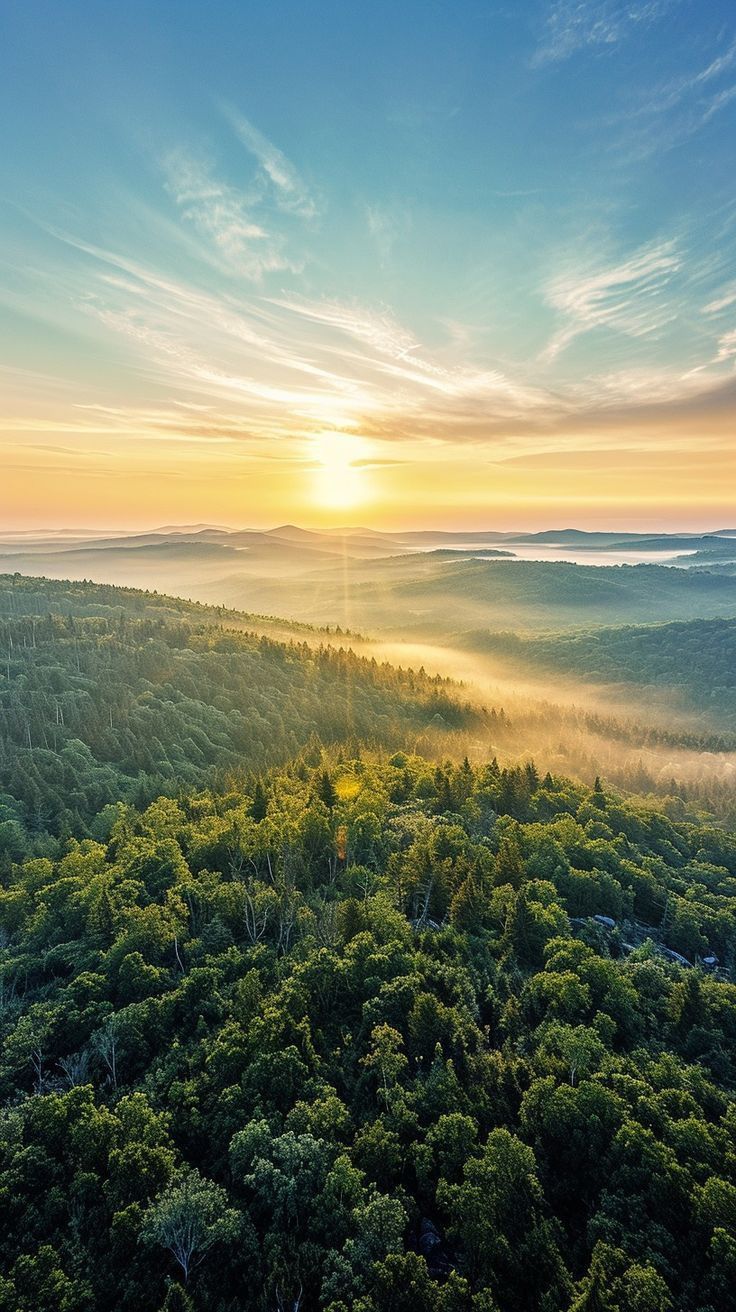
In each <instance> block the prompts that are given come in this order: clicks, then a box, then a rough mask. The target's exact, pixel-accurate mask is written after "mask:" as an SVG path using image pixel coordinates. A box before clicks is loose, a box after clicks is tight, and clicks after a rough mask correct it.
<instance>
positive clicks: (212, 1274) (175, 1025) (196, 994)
mask: <svg viewBox="0 0 736 1312" xmlns="http://www.w3.org/2000/svg"><path fill="white" fill-rule="evenodd" d="M735 892H736V837H734V836H733V835H730V834H728V833H726V832H725V831H723V830H721V829H719V828H716V827H709V826H707V825H704V824H702V823H693V822H691V821H690V820H688V819H687V817H685V818H683V819H681V820H680V821H677V822H673V821H672V820H670V819H668V818H667V817H666V816H664V815H663V814H660V813H657V812H656V811H653V810H651V809H649V808H647V807H644V806H642V805H641V804H636V803H632V802H622V801H620V800H618V799H617V798H616V797H615V796H614V795H612V794H611V793H610V792H609V791H608V790H606V789H605V788H602V787H600V786H599V785H598V786H596V787H595V788H594V789H593V790H592V791H591V790H590V789H585V788H583V787H581V786H576V785H573V784H571V783H570V782H566V781H564V780H560V779H552V778H550V777H545V778H541V779H540V777H539V775H538V774H537V772H536V770H535V769H534V767H533V766H532V765H528V766H526V767H519V768H516V769H513V770H500V769H499V768H498V766H496V765H495V763H493V762H492V763H491V764H489V765H487V766H484V767H481V768H479V769H477V770H473V769H472V768H471V767H470V766H469V765H468V764H467V763H466V764H464V765H461V766H453V765H450V764H447V765H445V766H433V765H431V764H430V763H428V762H426V761H425V760H423V759H420V758H416V757H409V756H406V755H403V754H395V755H394V756H392V757H391V759H390V760H383V761H381V760H380V759H376V758H373V757H363V756H359V757H357V758H355V759H340V757H339V756H337V757H336V756H334V755H331V756H330V755H325V754H318V753H317V752H316V750H315V749H314V748H313V747H312V748H311V749H310V751H309V752H308V753H307V755H306V757H305V756H304V755H302V756H301V757H300V758H298V759H297V760H296V761H295V762H293V763H292V764H291V765H290V766H289V767H288V768H286V769H284V770H281V771H277V772H271V773H269V774H268V775H266V776H264V778H263V779H262V780H261V781H260V782H259V784H258V785H257V786H254V787H253V788H252V789H251V791H250V792H248V793H244V792H241V791H240V790H234V791H231V792H230V793H229V794H225V795H216V794H213V793H211V792H205V793H200V794H195V795H192V796H191V797H189V798H188V799H186V800H185V801H181V802H176V801H175V800H173V799H168V798H163V799H160V800H158V801H156V802H154V803H153V804H152V805H151V806H149V807H148V808H147V809H146V810H145V811H142V812H140V811H136V810H134V809H132V808H130V807H126V806H120V807H119V808H118V811H117V814H116V816H115V818H114V820H112V822H111V823H110V824H109V832H108V834H107V835H106V836H104V837H102V836H101V839H100V841H93V840H90V839H86V840H83V841H81V842H79V841H76V840H74V839H70V840H69V841H68V842H67V844H66V850H65V852H64V854H63V855H62V856H60V857H59V858H58V859H57V860H56V861H51V860H48V859H44V858H35V859H31V860H29V861H27V862H21V863H17V864H14V865H13V866H12V868H10V869H8V870H7V871H6V874H5V877H4V880H3V891H2V897H1V899H0V916H1V919H2V927H3V935H4V937H3V943H4V947H3V950H2V980H3V1018H2V1022H3V1043H2V1056H1V1058H0V1089H1V1090H2V1099H3V1103H4V1107H3V1110H2V1114H1V1119H0V1196H1V1197H2V1206H3V1220H4V1224H3V1234H2V1239H1V1241H0V1255H1V1257H2V1271H3V1276H2V1279H1V1280H0V1308H2V1309H7V1312H52V1310H53V1312H92V1310H94V1312H97V1310H98V1309H99V1312H103V1310H104V1312H107V1310H108V1309H118V1308H120V1309H123V1308H125V1309H135V1312H148V1310H150V1312H159V1310H160V1309H163V1308H165V1309H168V1310H170V1309H179V1310H180V1312H181V1309H191V1308H198V1309H199V1308H201V1309H207V1310H208V1312H209V1310H211V1312H236V1310H238V1312H239V1310H241V1309H243V1310H247V1309H250V1308H253V1309H254V1310H255V1309H277V1310H283V1309H287V1308H288V1309H296V1308H299V1309H303V1312H308V1310H309V1309H329V1312H346V1310H348V1309H349V1310H351V1312H358V1310H360V1312H374V1310H375V1312H379V1310H380V1312H384V1310H385V1309H393V1310H396V1312H422V1310H423V1309H426V1310H427V1312H429V1310H430V1309H431V1310H432V1312H434V1309H442V1310H443V1312H447V1310H449V1309H452V1310H453V1312H455V1309H457V1312H460V1310H465V1309H468V1310H469V1312H470V1310H473V1309H479V1310H480V1309H482V1312H493V1310H494V1309H500V1310H501V1312H537V1309H544V1310H545V1312H557V1310H560V1312H562V1310H563V1309H564V1310H565V1312H593V1310H594V1309H595V1310H596V1312H599V1310H602V1309H605V1310H606V1312H630V1310H631V1309H636V1310H637V1312H667V1310H668V1309H670V1310H672V1312H674V1310H675V1309H677V1310H678V1312H680V1310H681V1309H682V1310H683V1312H687V1310H691V1312H721V1310H722V1309H724V1308H731V1307H733V1306H734V1293H733V1291H734V1287H735V1282H736V1157H735V1156H734V1151H733V1143H734V1129H736V1106H735V1105H734V1100H733V1088H734V1079H735V1078H736V1062H735V1059H734V1052H735V1048H734V1041H735V1040H736V984H735V983H734V978H735V976H734V965H735V961H736V958H735V954H734V948H735V946H736V913H735V912H734V905H736V904H735V903H734V893H735ZM596 916H602V917H605V918H606V919H605V921H604V922H603V923H600V922H598V921H596V920H595V919H594V917H596ZM675 953H677V954H680V955H681V956H682V957H683V958H686V959H687V960H688V961H689V962H691V963H693V964H692V965H689V966H688V965H684V964H680V962H679V961H678V960H677V959H676V957H675V956H674V955H673V954H675ZM714 956H715V957H717V958H718V962H714V961H713V960H712V958H713V957H714ZM705 959H707V961H708V964H707V965H705V964H702V963H703V961H704V960H705Z"/></svg>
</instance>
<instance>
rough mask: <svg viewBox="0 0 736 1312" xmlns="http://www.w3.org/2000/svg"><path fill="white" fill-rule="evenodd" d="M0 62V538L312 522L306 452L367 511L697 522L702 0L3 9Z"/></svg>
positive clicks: (718, 344) (705, 454)
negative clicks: (84, 518)
mask: <svg viewBox="0 0 736 1312" xmlns="http://www.w3.org/2000/svg"><path fill="white" fill-rule="evenodd" d="M0 50H1V51H2V54H1V55H0V65H1V71H2V77H1V78H0V104H1V109H2V113H1V115H0V118H1V121H2V123H3V146H2V152H1V155H0V235H1V236H2V248H1V249H2V254H0V316H1V326H0V349H2V365H1V366H0V368H1V374H0V376H2V377H3V378H4V381H5V383H6V387H5V389H4V390H5V392H6V396H7V400H6V402H5V403H4V405H3V414H4V416H5V417H4V420H3V432H2V435H1V437H0V440H2V442H3V444H4V445H5V448H6V452H5V454H6V464H7V467H8V469H12V470H13V471H14V475H13V479H12V480H11V484H12V497H13V502H12V507H10V508H9V511H8V513H10V511H11V510H12V514H13V515H14V517H15V519H16V520H17V522H18V523H20V522H21V521H22V522H26V521H28V522H29V523H30V522H36V520H38V519H39V517H44V516H48V514H49V513H50V505H51V502H50V499H49V496H39V494H38V488H39V481H38V480H39V478H40V479H41V482H42V483H43V484H44V486H46V485H47V484H51V483H55V485H57V486H58V485H59V483H61V485H62V486H63V487H64V489H65V495H66V496H67V498H68V506H69V510H68V514H67V516H66V518H68V517H69V515H71V516H72V518H75V519H76V520H79V517H80V514H83V513H84V510H85V506H86V505H88V503H89V496H90V489H91V490H92V491H93V492H94V494H95V495H96V496H97V497H98V500H99V502H100V504H99V509H100V514H102V515H103V516H104V517H106V518H108V519H110V520H120V521H121V522H122V521H125V522H133V521H134V520H135V518H136V515H137V514H138V511H137V508H136V507H137V502H136V495H137V494H136V493H135V490H134V489H135V488H136V487H139V488H140V487H141V486H143V485H144V484H147V483H148V482H150V479H151V478H156V479H158V480H159V487H160V489H161V495H162V496H163V498H164V500H165V501H166V506H167V508H168V507H170V508H171V511H172V512H174V513H176V512H178V511H181V513H185V511H186V512H190V511H191V513H192V514H194V512H195V509H196V493H197V490H198V489H199V491H200V493H201V494H202V499H203V502H204V503H206V504H203V506H202V514H199V515H196V518H206V517H212V515H213V514H214V513H215V512H216V511H217V509H218V508H219V509H220V510H221V512H222V513H224V514H227V516H228V517H230V518H233V517H235V518H238V519H239V520H240V521H241V522H242V521H243V520H244V519H247V520H252V519H253V515H254V513H255V512H254V506H253V505H251V504H249V498H250V501H251V502H253V501H257V502H258V504H259V505H263V506H265V507H266V510H265V511H264V515H265V517H266V518H268V517H269V514H270V512H271V509H272V508H273V512H274V513H277V512H278V509H279V508H280V504H281V502H283V505H284V509H289V510H293V511H294V513H297V512H298V510H299V508H300V504H303V506H304V507H305V510H307V511H309V510H312V511H313V512H315V513H320V512H321V513H323V514H324V515H327V514H331V513H332V512H333V510H334V512H335V514H337V513H338V512H340V511H341V510H342V509H343V505H342V504H341V502H340V497H339V495H337V493H334V494H333V495H332V496H329V495H327V494H326V493H325V481H326V480H325V477H324V467H325V466H327V474H328V476H329V473H330V468H332V471H333V473H334V475H335V478H336V479H338V481H339V480H340V479H343V480H345V481H347V482H349V483H350V486H351V489H352V490H351V493H350V498H351V499H352V500H353V501H354V502H355V503H360V501H364V502H365V505H366V510H367V512H372V518H373V520H375V522H379V521H382V520H383V519H388V520H390V521H391V522H398V521H400V520H401V519H402V518H403V519H404V521H406V519H407V517H408V515H407V514H404V515H403V516H402V513H401V512H402V508H406V507H407V498H408V496H409V493H410V491H411V489H412V488H414V490H415V492H417V493H419V492H420V491H421V496H420V497H419V500H420V502H421V505H420V508H419V510H418V511H417V514H418V515H419V517H420V518H421V517H422V516H423V517H424V518H425V519H436V518H437V517H439V518H441V519H444V520H448V517H449V518H453V517H454V519H455V520H457V517H458V516H466V517H467V518H468V520H470V519H472V520H473V522H479V520H482V521H483V522H487V521H488V518H489V515H488V507H489V506H491V507H492V509H493V514H494V515H495V516H498V515H499V514H500V515H501V517H503V515H507V517H508V516H510V517H511V519H514V520H515V522H516V521H518V518H519V515H520V514H522V515H524V516H526V520H527V522H528V521H529V520H530V517H531V518H532V519H534V518H535V517H536V520H537V521H538V522H542V521H545V522H547V521H549V518H550V516H552V517H553V518H554V513H553V512H555V511H556V508H557V507H558V506H559V505H560V500H561V498H562V499H563V500H564V496H565V495H567V498H568V501H567V503H565V504H566V507H567V504H569V507H570V509H571V511H572V510H573V509H575V508H576V507H578V508H579V509H580V511H581V514H583V512H584V513H585V514H587V513H588V512H590V514H591V515H595V516H600V515H602V514H607V515H608V517H609V518H611V516H613V517H614V518H616V519H617V521H618V520H622V519H624V518H627V517H628V518H629V519H631V521H632V522H634V521H637V522H638V520H639V519H640V518H641V517H642V516H643V517H644V518H647V517H648V518H649V520H652V519H653V517H654V518H657V516H659V517H660V518H662V519H663V520H666V519H668V517H672V516H675V517H679V520H678V522H681V521H682V522H684V521H683V517H684V518H689V519H690V520H692V522H693V523H695V522H696V521H697V523H698V524H700V523H703V524H705V523H712V522H713V516H715V517H716V519H717V518H718V516H719V514H720V513H721V512H724V513H725V511H726V509H727V498H728V493H727V490H726V489H727V485H728V480H729V477H732V475H733V473H734V472H736V471H734V467H733V445H734V443H733V425H732V419H733V398H734V392H735V391H736V389H734V362H735V361H736V194H735V193H734V173H735V171H734V149H733V146H734V129H735V127H736V11H735V10H734V7H733V4H732V3H728V4H727V3H723V2H721V0H718V2H716V3H711V4H709V5H708V6H703V5H702V4H700V5H698V4H695V3H690V2H689V0H630V3H628V4H624V3H618V0H597V2H594V0H578V2H571V0H553V2H552V3H550V2H549V0H545V2H540V3H530V4H521V5H514V4H511V3H508V4H494V3H492V2H489V3H477V4H476V3H466V2H462V3H454V4H440V3H423V4H414V3H393V4H384V3H373V4H371V5H358V4H352V3H345V2H343V3H340V4H337V3H334V4H333V3H322V0H319V2H318V3H312V4H307V5H305V4H304V3H301V4H298V3H271V4H268V5H266V4H253V3H245V4H243V3H240V4H226V3H221V2H220V3H218V2H217V0H216V2H215V3H211V4H207V5H204V4H193V3H181V2H180V3H177V4H174V3H169V2H168V0H158V2H157V3H155V4H154V3H151V2H149V3H147V4H142V3H129V4H127V5H126V6H114V5H108V4H105V3H100V2H99V0H98V2H97V3H94V4H93V3H80V2H79V0H69V2H68V3H65V4H58V3H54V4H51V3H37V2H36V0H25V3H22V4H21V3H15V4H9V5H6V6H5V7H4V9H3V11H2V15H1V16H0ZM361 469H363V470H365V471H366V473H365V475H364V476H363V477H362V479H361V478H358V477H356V472H355V471H356V470H361ZM16 475H17V477H16ZM111 475H115V477H119V478H120V479H122V480H123V481H125V480H127V481H126V484H125V485H126V487H127V488H128V496H129V507H128V510H127V511H126V506H125V503H124V501H122V500H121V499H120V497H121V496H122V490H121V493H120V496H119V497H118V498H117V499H112V500H110V499H108V501H106V500H105V497H106V493H104V491H103V488H104V484H105V482H106V480H109V478H110V476H111ZM315 478H316V482H315ZM327 481H328V482H329V477H328V478H327ZM119 486H120V489H122V486H123V483H122V482H121V483H120V485H119ZM218 487H219V488H220V491H219V493H218V491H217V489H218ZM320 487H321V488H322V491H323V494H324V495H322V494H320V492H319V490H318V489H319V488H320ZM249 489H250V492H249ZM315 489H317V490H316V491H315ZM566 489H567V492H566ZM77 493H79V495H78V498H77V500H78V504H77V503H75V499H74V498H75V496H77ZM9 495H10V494H9ZM320 496H321V497H322V504H321V505H320ZM167 498H168V500H167ZM236 498H239V499H236ZM241 512H242V513H241ZM54 513H56V512H54ZM141 513H143V511H141ZM151 513H153V507H152V508H151ZM145 516H148V517H150V516H149V507H148V502H146V503H145ZM162 517H166V518H168V517H170V516H169V515H168V514H166V515H162ZM302 517H303V516H302ZM368 517H371V516H370V514H369V515H368ZM578 518H580V515H579V516H578ZM713 526H717V525H715V524H714V525H713Z"/></svg>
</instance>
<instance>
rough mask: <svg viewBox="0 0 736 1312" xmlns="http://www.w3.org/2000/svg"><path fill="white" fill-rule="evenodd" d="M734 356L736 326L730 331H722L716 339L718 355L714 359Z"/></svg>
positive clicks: (725, 358)
mask: <svg viewBox="0 0 736 1312" xmlns="http://www.w3.org/2000/svg"><path fill="white" fill-rule="evenodd" d="M735 358H736V328H732V329H731V331H730V332H727V333H724V334H723V336H722V337H720V338H719V340H718V355H717V357H716V359H717V360H718V361H722V360H733V359H735Z"/></svg>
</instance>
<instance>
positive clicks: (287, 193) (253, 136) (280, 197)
mask: <svg viewBox="0 0 736 1312" xmlns="http://www.w3.org/2000/svg"><path fill="white" fill-rule="evenodd" d="M222 112H223V114H224V115H225V117H226V119H227V121H228V122H229V123H230V126H231V127H232V129H233V131H234V132H235V134H236V136H237V137H238V138H239V139H240V141H241V142H242V143H243V145H244V146H245V148H246V150H248V151H249V152H250V154H251V155H253V156H254V157H255V158H256V159H257V160H258V163H259V165H260V167H261V169H262V171H263V174H264V175H265V177H266V178H267V179H268V181H269V182H270V184H271V185H272V187H273V189H274V193H275V197H276V200H277V203H278V204H279V205H280V206H281V208H282V209H285V210H288V211H289V212H290V213H292V214H298V215H299V216H300V217H301V218H303V219H312V218H314V217H315V215H316V214H317V213H318V210H319V206H318V203H317V201H316V199H315V197H314V196H313V195H312V194H311V192H310V189H309V188H308V186H307V184H306V183H305V182H304V180H303V179H302V178H301V177H300V175H299V173H298V171H297V169H296V168H295V167H294V165H293V164H292V163H291V161H290V160H289V159H287V158H286V155H285V154H284V153H283V151H282V150H279V148H278V146H275V145H274V144H273V142H272V141H269V140H268V138H267V137H264V135H263V133H262V132H260V131H259V130H258V128H257V127H255V126H254V125H253V124H252V123H251V122H250V121H249V119H247V118H245V117H244V115H243V114H240V113H238V111H237V110H235V109H233V108H232V106H230V105H223V106H222Z"/></svg>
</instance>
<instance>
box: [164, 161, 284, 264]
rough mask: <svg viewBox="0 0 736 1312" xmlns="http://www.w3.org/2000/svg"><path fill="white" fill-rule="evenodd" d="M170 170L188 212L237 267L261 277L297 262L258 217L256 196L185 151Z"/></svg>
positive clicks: (167, 165)
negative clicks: (235, 185)
mask: <svg viewBox="0 0 736 1312" xmlns="http://www.w3.org/2000/svg"><path fill="white" fill-rule="evenodd" d="M164 170H165V174H166V180H167V182H166V185H167V189H168V191H169V192H170V194H171V195H172V196H173V198H174V200H175V202H176V204H177V205H178V207H179V209H180V211H181V214H182V216H183V217H184V218H185V219H186V220H187V221H189V222H191V223H193V224H194V226H195V227H196V228H197V230H198V231H199V232H200V233H201V234H202V235H203V236H205V237H207V238H209V239H210V240H211V241H212V242H213V243H214V245H215V247H216V249H217V251H218V252H219V253H220V254H221V255H222V256H223V257H224V259H225V260H226V261H227V263H228V265H229V266H230V268H231V269H232V270H234V271H235V272H237V273H240V274H241V275H242V276H243V277H245V278H249V279H252V280H253V281H254V282H259V281H260V280H261V278H262V277H263V276H264V274H266V273H274V272H278V271H282V270H285V269H290V270H292V271H293V270H294V269H295V268H296V267H297V266H296V265H295V263H294V262H293V261H292V260H290V259H289V258H288V257H287V256H286V255H285V253H284V241H283V237H281V236H280V235H279V234H277V233H275V232H272V231H268V230H267V229H266V228H265V227H264V226H263V223H262V222H260V221H258V220H257V219H256V217H255V213H254V212H255V210H256V208H257V205H258V198H257V197H256V196H251V195H248V194H247V193H244V192H241V191H238V190H237V189H236V188H234V187H231V186H229V185H228V184H227V183H224V182H221V181H219V180H218V179H217V178H215V177H214V176H213V174H212V173H211V171H210V169H209V168H208V167H207V165H206V164H204V163H203V162H201V161H198V160H195V159H193V158H192V157H191V156H189V155H188V154H186V153H185V152H183V151H176V152H174V153H172V154H171V155H169V156H168V157H167V158H166V160H165V161H164Z"/></svg>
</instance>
